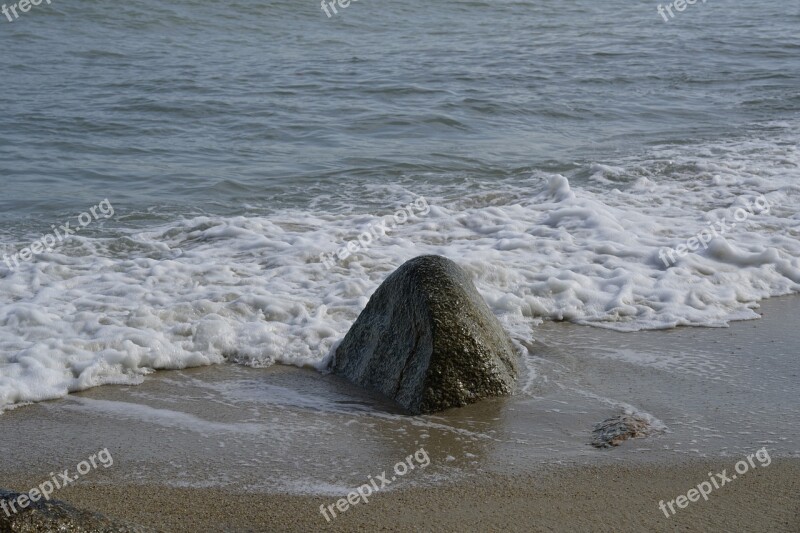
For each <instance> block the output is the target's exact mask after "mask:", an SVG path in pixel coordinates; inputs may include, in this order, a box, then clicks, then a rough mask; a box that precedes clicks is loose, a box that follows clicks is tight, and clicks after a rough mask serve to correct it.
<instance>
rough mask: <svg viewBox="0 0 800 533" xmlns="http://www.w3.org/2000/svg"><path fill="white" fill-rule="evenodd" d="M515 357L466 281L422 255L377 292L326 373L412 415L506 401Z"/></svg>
mask: <svg viewBox="0 0 800 533" xmlns="http://www.w3.org/2000/svg"><path fill="white" fill-rule="evenodd" d="M517 357H518V354H517V352H516V350H515V348H514V345H513V344H512V342H511V339H510V338H509V336H508V334H507V333H506V332H505V330H503V328H502V326H501V325H500V322H499V321H498V320H497V317H495V316H494V315H493V314H492V311H491V310H490V309H489V306H488V305H486V302H485V301H484V300H483V298H482V297H481V296H480V295H479V294H478V291H477V289H476V288H475V285H473V283H472V280H471V279H470V277H469V275H468V274H467V273H466V272H465V271H464V270H462V269H461V268H460V267H459V266H458V265H457V264H455V263H454V262H453V261H451V260H449V259H446V258H444V257H441V256H438V255H424V256H420V257H416V258H414V259H411V260H409V261H407V262H406V263H404V264H403V265H401V266H400V268H398V269H397V270H395V271H394V272H393V273H392V274H391V275H390V276H389V277H388V278H386V280H385V281H384V282H383V283H382V284H381V286H380V287H378V289H377V290H376V291H375V293H374V294H373V295H372V297H371V298H370V300H369V303H367V306H366V307H365V308H364V310H363V311H362V312H361V314H360V315H359V317H358V319H357V320H356V322H355V323H354V324H353V326H352V327H351V328H350V330H349V331H348V332H347V335H346V336H345V338H344V340H343V341H342V343H341V344H340V345H339V347H338V348H337V349H336V352H335V353H334V357H333V359H332V361H331V370H332V372H333V373H335V374H338V375H341V376H343V377H345V378H347V379H348V380H350V381H351V382H352V383H355V384H356V385H359V386H361V387H364V388H365V389H369V390H373V391H377V392H380V393H382V394H383V395H385V396H388V397H389V398H392V399H393V400H395V401H396V402H397V403H398V404H400V405H401V406H403V407H404V408H405V409H407V410H408V411H409V412H411V413H412V414H419V413H432V412H436V411H441V410H444V409H447V408H450V407H460V406H464V405H467V404H470V403H473V402H476V401H478V400H480V399H482V398H487V397H490V396H501V395H507V394H511V392H512V391H513V389H514V385H515V383H516V376H517Z"/></svg>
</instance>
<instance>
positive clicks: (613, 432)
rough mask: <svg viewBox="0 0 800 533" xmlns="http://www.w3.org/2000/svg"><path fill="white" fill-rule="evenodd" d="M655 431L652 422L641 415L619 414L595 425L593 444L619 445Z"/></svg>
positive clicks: (595, 445)
mask: <svg viewBox="0 0 800 533" xmlns="http://www.w3.org/2000/svg"><path fill="white" fill-rule="evenodd" d="M654 431H655V429H654V428H653V426H652V425H651V424H650V422H649V421H648V420H646V419H644V418H642V417H640V416H636V415H630V414H623V415H618V416H614V417H611V418H608V419H606V420H603V421H602V422H600V423H599V424H597V425H595V426H594V431H593V432H592V435H593V437H592V446H594V447H595V448H610V447H612V446H619V445H620V444H621V443H622V442H623V441H625V440H628V439H639V438H642V437H647V436H648V435H651V434H652V433H653V432H654Z"/></svg>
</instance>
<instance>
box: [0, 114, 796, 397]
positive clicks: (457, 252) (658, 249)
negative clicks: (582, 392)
mask: <svg viewBox="0 0 800 533" xmlns="http://www.w3.org/2000/svg"><path fill="white" fill-rule="evenodd" d="M780 131H791V130H788V129H782V130H780ZM794 131H796V130H794ZM792 135H794V134H792ZM796 141H797V139H796V137H792V136H791V135H789V134H784V133H780V132H779V133H775V132H764V135H762V136H761V137H760V138H756V139H748V140H740V141H730V142H718V143H706V144H702V145H686V144H684V145H682V146H668V147H659V148H654V149H652V150H651V151H650V152H649V153H648V154H647V155H646V156H645V157H638V158H629V159H621V160H619V161H614V162H613V164H610V163H608V162H606V163H604V164H599V163H596V164H591V165H586V166H584V167H583V168H581V169H579V170H578V171H576V172H575V173H574V174H571V175H569V176H565V175H561V174H557V173H549V172H533V173H529V174H528V175H526V176H524V177H519V178H515V179H506V180H499V181H496V182H494V183H491V184H487V183H486V182H484V183H482V184H481V185H480V186H475V187H463V186H461V185H459V186H458V187H454V186H452V185H451V186H449V187H448V186H447V185H443V184H439V183H430V182H428V181H425V180H417V181H416V182H415V183H416V185H415V186H414V187H408V186H406V187H405V188H404V190H402V191H400V192H398V194H397V197H396V203H393V204H392V205H387V206H386V207H385V209H382V210H381V209H376V212H375V213H373V214H358V213H355V214H354V213H353V212H352V209H340V210H339V211H340V212H338V213H330V212H325V211H323V210H322V209H321V208H318V207H315V208H314V209H313V210H308V209H306V210H301V209H283V210H280V211H277V212H275V213H273V214H270V215H269V216H247V217H245V216H236V217H215V216H203V217H195V218H190V219H182V220H176V221H172V222H169V223H161V225H159V226H154V227H150V228H148V229H147V230H146V231H138V230H137V231H134V230H129V231H120V233H119V235H117V236H115V237H111V238H92V237H88V236H83V235H82V236H75V237H74V238H73V239H72V243H71V244H70V245H69V246H67V245H64V246H62V247H61V248H57V249H55V250H54V251H53V252H51V253H45V254H41V255H40V256H39V257H38V260H36V261H34V262H27V263H22V264H21V265H20V266H19V268H16V269H15V270H9V269H8V268H6V267H5V265H3V266H0V269H2V273H1V274H0V275H1V276H2V277H0V304H1V305H0V326H2V327H1V328H0V345H1V346H2V353H0V410H2V409H6V408H9V407H12V406H14V405H18V404H20V403H24V402H35V401H41V400H46V399H53V398H59V397H63V396H64V395H66V394H68V393H69V392H72V391H78V390H83V389H87V388H90V387H94V386H97V385H102V384H121V383H125V384H131V383H139V382H141V381H142V379H143V376H144V375H146V374H147V373H149V372H152V371H153V370H155V369H179V368H186V367H191V366H201V365H209V364H215V363H221V362H224V361H230V362H235V363H239V364H244V365H251V366H268V365H271V364H274V363H283V364H292V365H298V366H312V367H315V368H320V367H321V365H323V364H324V361H325V358H326V356H327V355H328V353H329V352H330V350H331V348H332V346H334V344H335V342H336V341H337V340H338V339H340V338H341V337H343V336H344V334H345V333H346V331H347V329H348V328H349V326H350V325H351V324H352V322H353V321H354V320H355V318H356V317H357V315H358V313H359V312H360V310H361V309H362V308H363V307H364V305H366V303H367V300H368V298H369V296H370V295H371V293H372V292H373V291H374V290H375V289H376V288H377V286H378V285H379V284H380V283H381V282H382V281H383V279H385V277H386V276H387V275H388V274H389V273H390V272H391V271H393V270H394V269H395V268H397V267H398V266H399V265H400V264H402V263H403V262H404V261H406V260H408V259H410V258H412V257H415V256H417V255H421V254H429V253H434V254H441V255H444V256H447V257H450V258H451V259H453V260H455V261H456V262H458V263H459V264H461V265H462V266H463V267H464V268H465V269H466V270H468V271H469V272H470V273H471V274H472V275H473V276H474V279H475V283H476V285H477V287H478V290H479V291H480V293H481V294H482V295H483V296H484V298H485V299H486V300H487V302H488V303H489V305H490V306H491V308H492V309H493V310H494V312H495V313H496V314H497V315H498V316H499V318H500V319H501V321H502V322H503V323H504V325H505V326H506V327H507V328H508V329H509V331H510V332H511V333H512V336H514V337H516V338H518V339H522V340H527V339H530V337H531V336H532V335H533V334H535V329H534V326H535V325H536V324H537V323H538V322H539V321H541V320H545V319H552V320H569V321H572V322H576V323H579V324H588V325H592V326H599V327H606V328H613V329H617V330H623V331H633V330H641V329H663V328H672V327H676V326H725V325H726V324H727V323H728V322H729V321H731V320H739V319H753V318H758V316H759V315H758V313H757V312H756V311H755V309H757V307H758V301H759V300H761V299H763V298H768V297H771V296H777V295H783V294H788V293H792V292H798V289H800V218H799V217H798V212H797V211H798V210H797V206H798V205H799V204H800V202H798V196H799V195H800V182H799V181H798V178H800V157H798V155H800V154H799V153H798V149H797V142H796ZM406 183H407V182H406ZM375 187H376V188H377V187H378V185H377V184H376V185H375ZM342 189H343V190H345V191H346V190H347V185H342ZM393 190H397V187H395V189H393ZM465 191H466V192H465ZM336 194H338V195H342V191H341V190H339V191H337V193H336ZM363 194H364V190H363V185H361V186H359V188H358V189H357V190H354V191H353V193H352V194H351V195H350V200H351V202H352V204H353V205H359V204H360V203H361V202H360V201H359V199H360V198H362V195H363ZM344 196H345V197H346V196H347V195H346V194H345V195H344ZM422 198H424V201H425V204H426V205H427V207H428V210H427V211H425V212H424V213H423V212H422V211H421V210H415V211H413V212H412V213H411V215H410V216H407V217H406V218H407V220H405V221H402V222H401V218H402V217H399V216H397V218H396V219H395V216H396V212H397V210H398V209H400V208H401V207H403V206H409V205H422V204H421V203H418V204H411V202H413V201H414V200H415V199H416V201H417V202H419V201H420V199H422ZM761 198H763V199H764V200H763V201H766V202H768V206H769V209H761V210H754V209H749V210H748V208H747V206H752V205H755V202H756V201H758V200H759V199H761ZM763 201H762V205H763ZM323 204H324V201H323V199H320V201H318V202H317V203H316V204H315V205H320V206H321V205H323ZM739 208H742V209H741V210H740V211H738V214H737V210H739ZM742 212H745V213H746V217H745V219H744V220H741V221H740V222H738V223H737V225H736V226H735V227H729V228H727V229H726V230H725V231H724V232H719V233H718V234H717V235H714V236H712V237H711V238H710V239H709V240H708V242H706V243H705V245H703V246H698V247H697V249H696V250H694V251H690V252H688V253H685V254H683V255H680V254H674V255H675V261H674V263H672V264H667V262H665V261H664V259H663V256H664V252H663V250H665V249H670V248H676V247H679V246H681V245H686V244H687V243H688V242H690V239H692V238H693V237H696V236H698V235H701V234H703V231H704V230H706V229H707V228H709V227H710V225H714V224H715V223H716V222H715V221H719V220H722V219H726V220H728V221H729V222H730V221H733V220H734V218H735V217H737V216H738V217H739V218H741V213H742ZM736 220H739V219H738V218H736ZM382 221H389V224H387V226H390V225H391V224H394V227H391V228H390V230H389V231H388V233H387V234H386V235H378V236H376V237H375V238H373V239H372V240H371V242H370V243H369V244H367V245H364V246H362V245H359V246H360V249H359V250H358V251H356V252H355V253H350V254H349V255H348V256H347V257H345V258H343V259H339V258H337V257H335V255H334V259H329V260H328V264H327V266H326V264H325V263H323V261H322V259H321V254H322V257H328V258H330V257H331V255H330V254H331V253H334V254H335V253H336V252H337V250H338V249H339V248H341V247H343V246H346V245H347V243H348V242H349V241H354V242H358V237H359V235H361V234H363V233H364V232H366V231H370V230H371V229H373V228H375V227H376V225H377V226H379V225H381V223H382ZM373 235H375V233H374V232H373ZM362 240H365V239H364V238H363V237H362ZM353 246H355V245H353ZM325 254H328V255H325ZM342 255H344V254H342Z"/></svg>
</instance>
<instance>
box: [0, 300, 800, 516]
mask: <svg viewBox="0 0 800 533" xmlns="http://www.w3.org/2000/svg"><path fill="white" fill-rule="evenodd" d="M799 311H800V297H786V298H777V299H773V300H770V301H767V302H764V305H763V307H762V309H761V312H763V318H762V320H758V321H749V322H738V323H734V324H732V326H731V327H730V328H724V329H709V328H679V329H675V330H667V331H650V332H640V333H627V334H623V333H618V332H614V331H608V330H600V329H597V328H587V327H580V326H575V325H572V324H563V323H545V324H543V325H541V326H539V327H537V328H535V329H534V330H533V331H532V335H533V336H535V337H536V342H528V344H529V346H530V348H531V353H529V354H528V355H527V356H526V357H525V367H526V371H525V373H524V375H523V376H522V377H521V379H520V390H519V392H518V393H517V394H516V395H515V396H514V397H512V398H507V399H497V400H491V401H487V402H483V403H481V404H478V405H473V406H469V407H466V408H463V409H457V410H451V411H447V412H444V413H441V414H439V415H436V416H423V417H407V416H404V415H402V414H401V413H399V412H398V411H397V410H396V409H395V408H393V407H392V406H391V405H388V404H386V403H385V402H384V401H382V400H381V399H380V398H375V397H374V396H371V395H369V394H364V393H361V392H359V391H357V390H354V389H353V388H352V387H351V386H349V385H348V384H346V383H343V382H342V381H341V380H340V379H338V378H336V377H334V376H324V375H320V374H319V373H317V372H315V371H312V370H308V369H297V368H290V367H270V368H266V369H252V368H243V367H238V366H234V365H221V366H217V367H207V368H200V369H191V370H186V371H173V372H160V373H157V374H154V375H152V376H150V377H148V378H147V379H146V381H145V383H144V384H142V385H140V386H137V387H128V386H108V387H101V388H96V389H91V390H89V391H86V392H83V393H79V394H74V395H71V396H69V397H68V398H65V399H63V400H58V401H53V402H44V403H40V404H36V405H32V406H25V407H20V408H18V409H15V410H13V411H10V412H6V413H4V414H3V415H2V416H0V434H1V435H2V436H3V437H2V442H3V450H2V451H3V453H2V456H3V460H2V462H0V479H1V480H2V482H0V487H3V488H7V489H14V490H19V491H24V490H28V489H30V488H32V487H35V486H36V485H38V484H39V483H41V482H42V481H43V480H45V479H47V478H48V473H49V472H53V471H63V470H64V469H65V468H69V469H71V470H74V469H75V465H77V464H78V463H79V462H80V461H82V460H84V459H86V458H87V457H89V456H90V455H91V454H93V453H96V452H97V451H98V450H101V449H104V448H108V450H109V451H110V453H111V454H113V458H114V465H113V466H111V467H109V468H102V467H100V468H98V469H96V470H92V471H91V472H89V473H87V474H86V475H85V476H83V477H82V478H81V479H80V480H78V481H77V482H76V483H75V484H73V485H72V486H69V487H66V488H63V489H61V490H58V491H57V492H56V493H55V494H54V497H55V498H58V499H62V500H65V501H68V502H70V503H72V504H74V505H76V506H79V507H85V508H88V509H91V510H93V511H98V512H101V513H105V514H107V515H109V516H110V517H112V518H117V519H123V520H127V521H130V522H134V523H137V524H141V525H145V526H151V527H154V528H156V529H160V530H163V531H189V530H203V531H315V530H326V529H331V530H340V531H352V530H368V529H369V530H375V529H377V530H385V531H401V530H418V531H427V530H437V531H439V530H441V531H487V530H500V529H508V530H511V531H574V530H581V531H583V530H596V531H612V530H613V531H642V530H654V531H674V530H680V531H726V530H727V531H800V486H799V483H800V358H798V353H799V352H800V328H797V327H796V317H797V316H798V312H799ZM626 409H628V410H633V411H636V412H639V413H645V414H648V415H650V416H652V417H653V418H654V423H658V424H663V431H661V432H658V433H657V434H655V435H653V436H651V437H648V438H645V439H636V440H632V441H628V442H625V443H624V444H623V445H621V446H619V447H617V448H613V449H609V450H598V449H595V448H592V447H591V446H589V444H588V443H589V442H590V440H591V430H592V427H593V425H594V424H596V423H598V422H600V421H602V420H604V419H605V418H608V417H609V416H613V415H615V414H619V413H620V412H623V411H624V410H626ZM420 448H424V449H425V450H426V453H427V454H428V455H429V457H430V464H429V465H428V466H427V467H425V468H424V469H422V468H418V469H416V470H414V471H411V472H408V473H407V474H406V475H405V476H402V477H398V479H397V480H396V481H395V482H394V483H392V485H391V486H390V487H387V488H386V489H385V490H382V491H380V492H378V493H377V494H376V495H373V496H372V497H371V498H370V501H369V503H368V504H363V503H362V504H359V505H356V506H354V507H353V508H351V509H349V510H348V511H346V512H345V513H343V514H342V515H341V516H339V517H337V518H336V519H335V520H333V521H332V522H331V523H328V522H326V520H325V518H324V517H323V516H322V514H321V513H320V510H319V506H320V505H321V504H326V505H329V504H334V503H335V502H336V501H337V500H338V499H340V498H342V497H346V495H347V493H348V492H349V491H351V490H353V489H354V488H355V487H358V486H360V485H362V484H364V483H365V482H367V480H368V477H369V476H373V477H375V476H377V475H378V474H381V473H382V472H383V471H387V470H389V471H391V468H392V465H394V464H395V463H396V462H398V461H402V460H403V459H404V458H405V457H407V456H408V455H409V454H413V453H415V451H417V450H419V449H420ZM760 448H766V449H767V450H768V451H769V454H770V457H771V460H772V463H771V464H770V465H769V466H768V467H760V466H757V467H755V468H753V469H751V470H750V471H749V472H748V473H747V474H746V475H742V476H741V477H740V478H739V479H736V480H735V481H732V482H731V483H730V484H727V485H726V486H725V487H722V488H720V489H719V490H718V491H714V492H713V493H712V494H710V496H709V500H708V501H703V500H700V501H699V502H694V503H689V504H688V507H687V508H685V509H680V510H678V511H677V514H676V515H675V516H672V517H670V518H667V517H665V516H664V514H663V512H662V511H661V510H659V507H658V502H659V501H660V500H667V501H669V500H671V499H674V498H676V497H677V496H679V495H681V494H686V493H687V491H688V490H689V489H691V488H693V487H695V486H696V485H698V484H699V483H701V482H703V481H704V480H706V479H707V478H708V472H721V471H722V469H727V471H728V472H729V473H730V472H731V471H732V469H733V468H734V464H736V462H737V461H739V460H741V459H743V458H745V456H746V455H747V454H752V453H754V452H755V451H756V450H758V449H760Z"/></svg>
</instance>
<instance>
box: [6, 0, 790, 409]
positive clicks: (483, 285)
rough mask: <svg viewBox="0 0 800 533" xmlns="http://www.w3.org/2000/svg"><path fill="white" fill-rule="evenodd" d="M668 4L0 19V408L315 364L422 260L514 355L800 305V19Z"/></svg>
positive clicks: (68, 11) (103, 10) (40, 10)
mask: <svg viewBox="0 0 800 533" xmlns="http://www.w3.org/2000/svg"><path fill="white" fill-rule="evenodd" d="M657 5H658V4H657V3H656V2H653V3H650V2H640V3H636V4H635V5H631V4H630V3H626V2H621V1H618V0H612V1H608V2H601V3H598V2H589V1H588V0H577V1H574V2H569V3H565V2H556V1H555V0H544V1H541V2H535V3H528V2H519V1H496V2H491V3H489V2H477V1H449V0H445V1H441V2H433V3H432V2H421V1H419V0H410V1H407V2H391V3H388V2H379V1H377V0H359V1H358V2H353V3H351V4H350V6H349V7H347V8H346V9H340V10H339V13H338V14H336V15H334V16H332V17H330V18H328V17H327V16H326V15H325V13H324V12H323V11H322V10H321V9H320V5H319V3H317V2H313V1H311V0H308V1H304V2H297V1H293V2H272V1H267V2H258V3H256V2H249V1H236V0H234V1H232V2H226V3H219V2H217V3H207V2H198V1H194V0H177V1H174V2H169V3H163V2H153V1H151V0H142V1H139V2H135V3H126V4H122V5H111V4H108V5H107V4H104V3H98V2H91V1H88V0H75V1H69V2H67V1H66V0H53V2H52V3H51V4H49V5H48V4H46V3H42V4H41V5H39V6H33V7H32V8H31V10H30V11H29V12H27V13H21V15H20V17H19V18H18V19H17V20H15V21H14V22H8V21H7V20H6V19H3V18H0V46H2V49H3V50H4V54H3V67H2V71H0V90H2V94H3V97H4V104H5V105H4V106H3V113H2V114H0V180H2V181H1V183H2V193H0V207H2V209H0V244H1V245H2V253H3V254H4V255H3V258H2V261H0V411H2V410H3V409H7V408H9V407H11V406H15V405H20V404H23V403H26V402H35V401H41V400H46V399H53V398H59V397H63V396H65V395H66V394H67V393H68V392H70V391H77V390H84V389H87V388H90V387H94V386H97V385H101V384H110V383H127V384H130V383H139V382H141V381H142V380H143V379H145V378H144V376H145V375H146V374H148V373H150V372H152V371H153V370H154V369H175V368H186V367H190V366H200V365H209V364H214V363H221V362H224V361H230V362H235V363H240V364H243V365H250V366H259V367H262V366H269V365H272V364H275V363H283V364H292V365H300V366H311V367H315V368H322V366H324V361H325V359H326V357H327V355H328V354H329V352H330V351H331V348H332V347H333V346H334V344H335V342H336V341H337V340H339V339H341V338H342V337H343V336H344V334H345V333H346V331H347V329H348V328H349V326H350V324H352V322H353V320H354V319H355V318H356V316H357V315H358V313H359V311H360V310H361V309H362V308H363V306H364V305H365V304H366V302H367V300H368V298H369V296H370V294H371V293H372V292H373V291H374V290H375V288H377V286H378V285H379V284H380V282H381V281H382V280H383V279H384V278H385V277H386V276H387V275H388V274H389V273H390V272H391V271H392V270H394V269H395V268H397V267H398V266H399V265H400V264H402V263H403V262H404V261H406V260H408V259H410V258H412V257H414V256H417V255H420V254H424V253H437V254H441V255H445V256H447V257H450V258H452V259H453V260H455V261H457V262H458V263H459V264H461V265H462V266H463V267H464V268H466V269H467V270H468V271H469V272H470V273H471V274H472V275H473V276H474V279H475V283H476V285H477V287H478V289H479V291H480V292H481V294H482V295H483V296H484V297H485V298H486V300H487V302H488V303H489V305H490V306H491V307H492V309H493V310H494V311H495V313H496V314H497V315H498V317H499V318H500V319H501V321H502V322H503V323H504V325H505V326H506V327H507V328H508V329H509V331H510V332H511V333H512V336H513V337H514V338H515V339H517V340H518V341H519V342H520V344H521V345H522V344H524V343H525V342H528V341H529V340H530V339H533V338H535V337H536V326H537V324H539V323H540V322H541V321H542V320H549V319H552V320H569V321H572V322H576V323H580V324H589V325H593V326H598V327H605V328H612V329H619V330H625V331H634V330H642V329H663V328H672V327H676V326H681V325H693V326H725V325H726V324H728V323H729V322H730V321H731V320H736V319H751V318H757V317H758V316H759V315H758V311H757V309H758V302H759V301H760V300H762V299H764V298H769V297H772V296H777V295H783V294H790V293H793V292H798V289H800V215H798V206H800V149H799V148H798V139H800V133H798V131H799V128H798V126H800V113H798V111H800V34H799V33H798V31H797V29H798V27H800V2H798V1H797V0H792V1H789V2H785V3H781V4H778V3H776V2H766V1H764V0H758V1H754V2H749V3H747V4H734V3H732V2H725V1H722V0H716V1H713V0H712V1H710V2H707V3H698V4H695V5H691V6H688V7H687V9H686V10H685V11H683V12H681V13H676V16H675V18H674V19H672V20H670V21H668V22H665V21H664V20H663V19H662V18H661V16H660V15H659V14H658V12H657V9H656V8H657ZM404 207H406V208H407V210H406V213H405V214H401V213H400V212H399V210H401V209H402V208H404ZM92 208H94V212H92V211H91V209H92ZM112 212H113V214H112ZM82 213H86V215H85V216H84V215H82ZM79 217H82V218H79ZM68 221H69V222H70V223H71V227H72V229H75V228H80V232H79V233H77V234H75V235H72V236H70V237H69V238H61V239H59V234H56V233H55V232H56V230H57V229H58V228H60V227H61V226H63V225H64V224H65V223H67V222H68ZM84 223H85V227H84V226H83V225H82V224H84ZM734 224H735V225H734ZM380 228H386V230H381V229H380ZM711 228H715V230H714V231H712V229H711ZM62 231H63V230H62ZM364 232H368V235H371V237H370V240H369V242H367V237H364V236H363V234H364ZM383 233H386V234H385V235H384V234H383ZM359 235H362V240H363V241H364V243H365V244H364V245H363V246H359V248H358V249H357V250H356V251H355V252H352V250H351V252H352V253H349V254H345V253H341V255H342V258H338V257H336V255H335V254H337V253H338V250H339V249H341V248H342V247H344V246H347V243H348V242H350V241H356V239H358V237H359ZM46 236H51V237H50V241H52V242H53V243H54V245H53V246H52V247H51V250H50V251H44V252H42V253H39V254H37V255H36V256H35V257H33V258H32V259H31V260H28V261H25V260H21V259H19V256H17V257H18V259H16V260H15V259H14V254H19V253H20V251H21V250H24V249H25V248H26V247H28V246H30V245H31V243H32V242H34V240H38V239H42V238H46ZM698 236H699V237H698ZM61 237H64V236H63V235H62V236H61ZM692 238H697V239H698V240H695V241H690V239H692ZM701 240H702V242H701ZM50 241H47V242H50ZM356 242H358V241H356ZM681 245H683V246H687V245H690V246H693V247H694V248H696V250H694V251H692V252H691V253H686V254H673V256H674V260H671V259H670V260H665V259H664V258H665V257H669V256H668V255H667V254H666V252H665V251H666V250H668V249H670V248H674V247H677V246H681ZM355 247H356V245H355V244H353V245H351V248H355ZM331 254H334V255H331ZM344 255H347V257H344Z"/></svg>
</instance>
